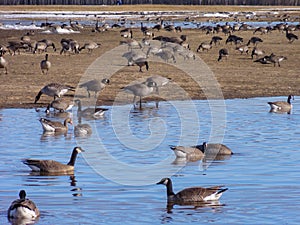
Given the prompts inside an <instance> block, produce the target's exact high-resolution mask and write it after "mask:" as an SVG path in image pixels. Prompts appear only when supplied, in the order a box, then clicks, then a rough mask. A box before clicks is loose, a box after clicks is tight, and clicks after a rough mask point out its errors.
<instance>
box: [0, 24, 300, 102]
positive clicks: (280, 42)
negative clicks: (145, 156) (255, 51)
mask: <svg viewBox="0 0 300 225" xmlns="http://www.w3.org/2000/svg"><path fill="white" fill-rule="evenodd" d="M26 32H27V31H24V30H22V31H20V30H19V31H18V30H1V32H0V40H1V43H0V44H4V45H7V43H8V41H12V40H20V38H21V37H22V36H23V35H24V34H25V33H26ZM154 33H155V36H159V35H163V36H180V35H182V34H184V35H187V37H188V43H189V45H190V48H191V50H192V51H194V52H195V54H196V56H199V57H200V59H201V60H203V61H204V62H205V64H206V65H207V66H208V68H209V69H210V71H212V74H213V75H214V77H215V78H216V81H217V83H214V84H213V85H212V86H213V87H211V86H209V85H211V84H207V82H206V80H203V79H205V77H204V78H203V77H201V76H202V75H203V71H201V69H200V70H199V77H200V78H199V79H202V81H201V84H200V85H199V82H195V80H194V79H192V78H191V76H190V74H186V73H185V72H184V71H182V70H179V69H178V67H177V66H176V63H175V64H173V63H170V64H165V63H163V62H161V63H159V62H153V61H151V59H149V70H148V71H146V70H145V68H143V71H144V72H142V73H141V72H139V68H138V67H137V66H127V65H126V62H125V63H124V65H122V69H121V70H120V71H118V72H116V73H115V74H112V75H111V74H110V71H111V69H110V65H109V64H108V65H107V66H106V67H105V68H106V69H107V73H108V75H107V77H109V79H110V81H111V84H110V85H109V86H107V87H106V88H105V89H104V90H103V91H102V92H101V93H100V95H99V96H98V101H97V103H98V104H99V105H111V104H112V103H114V102H116V103H118V104H124V103H128V102H131V100H132V96H131V95H129V94H125V93H123V92H121V91H122V90H121V89H120V88H121V87H124V86H126V85H128V84H129V83H131V82H132V81H134V80H136V79H139V78H147V77H149V76H151V75H155V74H158V75H161V76H165V77H169V78H171V79H172V81H173V82H174V83H173V84H170V85H167V86H165V87H163V88H162V89H161V92H162V94H161V96H163V97H161V98H164V99H165V100H170V99H185V98H189V97H190V98H192V99H206V98H207V97H208V98H215V97H216V98H219V97H220V95H219V93H218V94H216V95H214V94H207V93H208V92H207V90H210V89H211V88H212V89H213V88H215V86H214V85H215V84H219V85H220V88H221V90H222V95H223V96H224V98H226V99H228V98H251V97H259V96H287V95H289V94H293V95H300V89H299V84H300V74H299V68H300V57H299V55H300V41H299V40H296V41H295V42H294V43H292V44H290V43H288V40H287V39H286V36H285V33H282V32H279V31H277V30H276V31H272V32H271V33H269V34H264V35H260V34H255V36H258V37H260V38H262V39H263V43H260V44H259V47H260V48H262V49H263V50H265V54H266V55H269V54H270V53H272V52H273V53H274V54H276V55H283V56H286V57H287V60H285V61H283V62H282V63H281V67H278V66H277V65H276V66H275V67H274V66H273V64H260V63H256V62H253V60H252V59H251V56H250V53H249V54H248V55H247V54H245V53H244V54H240V53H239V52H238V51H236V50H235V45H231V44H227V45H226V44H225V40H226V38H227V36H225V34H222V33H220V34H218V35H219V36H221V37H222V38H223V40H222V42H221V44H220V45H217V46H213V47H212V49H211V50H209V51H208V52H206V51H201V52H199V53H197V52H196V49H197V47H198V45H199V44H200V43H201V42H203V41H210V39H211V37H212V34H205V32H202V31H200V30H198V29H193V30H192V29H184V30H183V31H182V32H181V33H180V32H179V33H175V32H168V31H159V32H154ZM294 33H295V34H297V35H299V31H295V32H294ZM133 34H134V38H135V39H137V40H141V39H142V38H143V34H142V32H141V31H140V29H134V30H133ZM235 35H238V36H241V37H243V38H244V42H245V43H246V42H247V41H248V40H249V39H250V38H251V37H252V36H254V35H253V31H252V30H249V31H237V32H235ZM44 38H47V39H51V40H52V41H54V43H55V44H56V46H58V50H57V51H56V52H54V51H53V50H52V49H51V48H50V49H49V50H48V54H49V60H50V61H51V63H52V67H51V69H50V71H49V74H48V75H43V74H42V73H41V70H40V67H39V65H40V61H41V60H42V59H44V57H45V53H37V54H33V53H31V52H23V51H22V52H21V53H20V54H16V55H9V54H6V55H5V56H4V57H5V58H6V59H7V61H8V62H9V68H8V74H5V73H4V70H3V69H0V95H1V98H0V107H1V108H8V107H14V108H15V107H16V108H31V107H40V106H44V105H46V104H48V103H49V102H50V101H51V100H52V98H51V97H48V96H42V98H41V99H40V101H39V104H37V105H34V104H33V102H34V99H35V96H36V94H37V93H38V92H39V90H40V89H41V88H42V87H43V86H44V85H46V84H49V83H51V82H57V83H61V84H68V85H72V86H75V87H76V86H77V85H78V83H80V79H82V77H83V75H84V74H85V71H86V70H87V68H88V67H89V65H91V64H92V63H93V62H94V61H95V60H96V59H97V58H98V57H100V56H101V55H103V54H104V53H106V52H108V51H110V50H111V49H114V48H115V47H117V46H119V45H120V41H122V40H124V39H123V38H122V37H121V36H120V29H110V30H108V31H105V32H100V33H95V32H92V31H91V28H86V29H82V30H81V31H80V33H74V34H42V33H40V31H36V32H35V35H34V36H31V39H34V40H42V39H44ZM62 38H72V39H74V40H77V41H78V42H79V43H80V44H81V45H83V44H84V43H85V42H87V41H95V42H97V43H101V47H100V48H98V49H96V50H94V52H93V53H91V54H89V53H88V52H87V51H86V50H83V51H82V52H80V54H71V55H70V56H68V55H64V54H62V55H61V54H60V48H61V46H60V40H61V39H62ZM250 46H251V45H250ZM224 47H225V48H227V49H228V50H229V52H230V55H229V57H228V59H227V60H222V61H220V62H218V61H217V58H218V51H219V49H221V48H224ZM250 51H251V50H250ZM176 58H177V59H178V63H181V64H182V63H184V61H183V58H182V57H181V56H176ZM113 60H114V59H112V60H111V62H112V63H113ZM152 60H153V59H152ZM198 60H199V59H197V60H195V61H194V66H195V67H196V68H197V66H199V64H197V63H199V61H198ZM106 61H107V60H106ZM188 61H189V63H187V65H191V64H190V61H193V59H188ZM202 67H203V66H202ZM202 67H201V66H200V67H199V68H202ZM97 73H98V72H95V78H99V79H100V78H102V77H105V73H106V71H105V69H104V70H103V69H102V71H101V72H99V75H98V74H97ZM198 81H199V80H198ZM174 84H176V85H177V86H180V87H181V88H183V89H184V91H185V94H186V95H185V96H183V95H182V93H180V92H177V91H174V86H173V85H174ZM203 88H204V89H203ZM203 90H206V91H205V92H203ZM212 92H214V90H212ZM73 94H74V93H72V92H70V93H69V95H68V97H70V98H72V96H73ZM76 94H77V95H78V97H82V98H86V92H85V91H84V90H79V92H77V93H76ZM116 96H119V97H118V98H116ZM120 96H121V97H120ZM122 96H123V97H122ZM156 98H158V96H155V95H154V96H152V97H149V98H147V99H148V100H153V99H156Z"/></svg>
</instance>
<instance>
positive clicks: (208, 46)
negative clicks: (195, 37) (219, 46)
mask: <svg viewBox="0 0 300 225" xmlns="http://www.w3.org/2000/svg"><path fill="white" fill-rule="evenodd" d="M211 48H212V44H211V43H207V42H202V43H201V44H200V45H199V46H198V48H197V52H199V51H200V50H202V51H204V50H206V51H207V52H208V50H209V49H211Z"/></svg>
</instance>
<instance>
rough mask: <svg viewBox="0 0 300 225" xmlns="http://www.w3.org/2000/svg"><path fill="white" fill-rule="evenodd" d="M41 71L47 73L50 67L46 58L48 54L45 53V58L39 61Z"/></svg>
mask: <svg viewBox="0 0 300 225" xmlns="http://www.w3.org/2000/svg"><path fill="white" fill-rule="evenodd" d="M40 67H41V71H42V73H43V74H45V71H46V74H48V71H49V69H50V68H51V62H50V61H49V60H48V54H46V55H45V59H44V60H42V61H41V63H40Z"/></svg>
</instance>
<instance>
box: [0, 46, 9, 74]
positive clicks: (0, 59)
mask: <svg viewBox="0 0 300 225" xmlns="http://www.w3.org/2000/svg"><path fill="white" fill-rule="evenodd" d="M3 54H4V53H3V52H2V51H1V53H0V68H4V70H5V74H7V67H8V62H7V60H6V59H5V58H4V57H3Z"/></svg>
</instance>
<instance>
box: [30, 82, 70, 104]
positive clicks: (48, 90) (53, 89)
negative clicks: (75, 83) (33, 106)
mask: <svg viewBox="0 0 300 225" xmlns="http://www.w3.org/2000/svg"><path fill="white" fill-rule="evenodd" d="M69 90H73V91H74V90H75V88H74V87H71V86H69V85H62V84H58V83H50V84H47V85H46V86H44V87H43V88H42V89H41V90H40V91H39V93H38V94H37V96H36V97H35V101H34V103H37V102H38V100H39V99H40V97H41V95H42V94H45V95H48V96H51V97H54V100H55V99H56V98H60V97H61V96H62V95H64V94H65V93H67V91H69Z"/></svg>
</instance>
